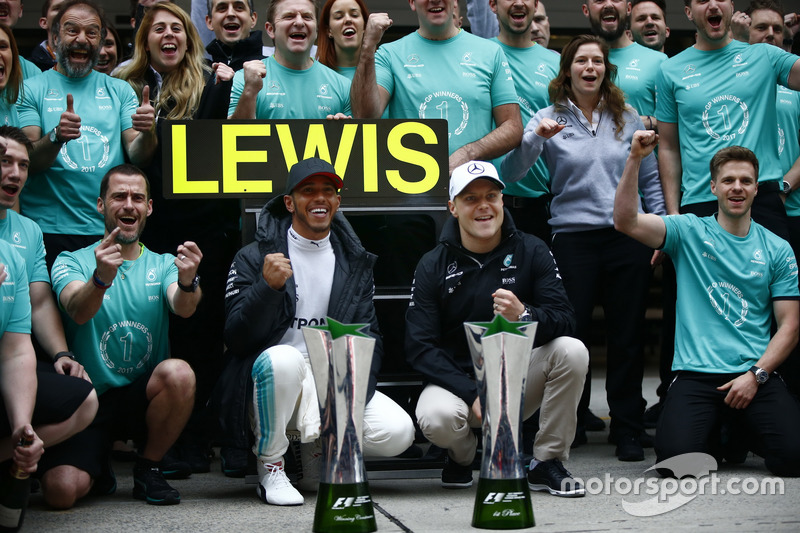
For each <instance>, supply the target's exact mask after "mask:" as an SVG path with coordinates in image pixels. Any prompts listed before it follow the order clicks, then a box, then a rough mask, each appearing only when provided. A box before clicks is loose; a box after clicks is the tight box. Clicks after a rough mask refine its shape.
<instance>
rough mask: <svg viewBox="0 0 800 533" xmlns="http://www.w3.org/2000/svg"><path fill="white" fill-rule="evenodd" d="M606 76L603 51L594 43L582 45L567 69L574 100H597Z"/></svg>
mask: <svg viewBox="0 0 800 533" xmlns="http://www.w3.org/2000/svg"><path fill="white" fill-rule="evenodd" d="M605 74H606V64H605V61H604V58H603V51H602V50H601V49H600V46H599V45H597V44H595V43H588V44H582V45H580V46H579V47H578V50H577V51H576V52H575V58H574V59H573V60H572V64H571V65H570V68H569V78H570V82H571V84H572V92H573V94H574V95H575V97H576V98H578V97H581V96H584V97H588V98H597V97H599V94H600V85H601V84H602V83H603V78H604V77H605Z"/></svg>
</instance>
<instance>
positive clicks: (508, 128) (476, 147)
mask: <svg viewBox="0 0 800 533" xmlns="http://www.w3.org/2000/svg"><path fill="white" fill-rule="evenodd" d="M521 140H522V119H521V118H519V116H517V117H515V118H511V119H509V120H507V121H505V122H503V124H501V125H500V126H498V127H497V128H495V129H494V130H493V131H491V132H489V133H488V134H487V135H485V136H484V137H482V138H480V139H478V140H477V141H474V142H471V143H469V144H465V145H464V146H462V147H461V148H459V149H458V150H456V151H455V152H453V154H452V155H451V156H450V172H452V171H453V169H455V168H456V167H457V166H459V165H462V164H464V163H466V162H467V161H473V160H481V161H489V160H491V159H495V158H497V157H500V156H501V155H503V154H506V153H508V152H509V151H511V150H512V149H513V148H515V147H517V146H519V143H520V141H521Z"/></svg>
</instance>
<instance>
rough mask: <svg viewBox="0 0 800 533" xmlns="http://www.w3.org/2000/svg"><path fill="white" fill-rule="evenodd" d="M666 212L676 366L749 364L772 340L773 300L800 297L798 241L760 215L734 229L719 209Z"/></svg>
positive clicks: (723, 368) (706, 368)
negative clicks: (674, 278)
mask: <svg viewBox="0 0 800 533" xmlns="http://www.w3.org/2000/svg"><path fill="white" fill-rule="evenodd" d="M663 220H664V223H665V224H666V230H667V235H666V239H665V241H664V248H663V250H664V251H665V252H667V253H668V254H669V256H670V257H671V258H672V261H673V262H674V263H675V270H676V272H677V274H678V301H677V317H678V322H677V324H676V329H675V359H674V361H673V363H672V369H673V370H690V371H693V372H707V373H708V372H710V373H715V372H718V373H739V372H746V371H747V370H748V369H749V368H750V367H751V366H753V364H755V362H756V361H757V360H758V359H759V358H760V357H761V356H762V355H763V354H764V350H765V349H766V348H767V344H768V343H769V340H770V325H771V323H772V316H773V312H772V303H773V301H774V300H780V299H788V300H795V299H798V298H800V292H798V288H797V261H796V260H795V257H794V253H793V252H792V248H791V247H790V246H789V243H788V242H786V241H785V240H783V239H781V238H780V237H778V236H776V235H775V234H774V233H772V232H770V231H768V230H766V229H765V228H764V227H763V226H761V225H759V224H757V223H756V222H751V224H750V232H749V233H748V234H747V236H746V237H736V236H734V235H731V234H730V233H728V232H727V231H725V230H724V229H722V227H721V226H720V225H719V223H718V222H717V219H716V217H715V216H710V217H702V218H700V217H697V216H695V215H691V214H690V215H672V216H666V217H663Z"/></svg>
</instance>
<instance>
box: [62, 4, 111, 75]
mask: <svg viewBox="0 0 800 533" xmlns="http://www.w3.org/2000/svg"><path fill="white" fill-rule="evenodd" d="M102 29H103V26H102V23H101V22H100V17H99V16H98V15H97V12H95V11H94V10H93V9H91V8H90V7H88V6H86V5H83V4H77V5H75V6H73V7H70V8H69V9H68V10H67V11H66V12H65V13H64V14H63V15H62V17H61V20H60V22H59V28H58V35H57V36H56V38H55V46H56V60H57V67H58V70H59V71H60V72H61V73H62V74H65V75H66V76H67V77H69V78H83V77H84V76H86V75H88V74H89V73H90V72H91V71H92V69H93V68H94V66H95V65H97V62H98V61H99V60H100V41H101V38H102V33H103V32H102Z"/></svg>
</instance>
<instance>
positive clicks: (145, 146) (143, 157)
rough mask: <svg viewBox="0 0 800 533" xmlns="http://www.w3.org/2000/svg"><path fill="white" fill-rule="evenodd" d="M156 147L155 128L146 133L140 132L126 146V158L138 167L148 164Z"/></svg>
mask: <svg viewBox="0 0 800 533" xmlns="http://www.w3.org/2000/svg"><path fill="white" fill-rule="evenodd" d="M157 146H158V137H157V136H156V131H155V128H153V129H150V130H148V131H140V132H139V134H138V135H137V136H136V137H135V138H134V139H133V140H132V141H131V142H130V144H129V145H128V158H129V159H130V160H131V163H133V164H134V165H137V166H139V167H144V166H147V165H149V164H150V161H151V160H152V159H153V154H154V153H155V151H156V147H157Z"/></svg>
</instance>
